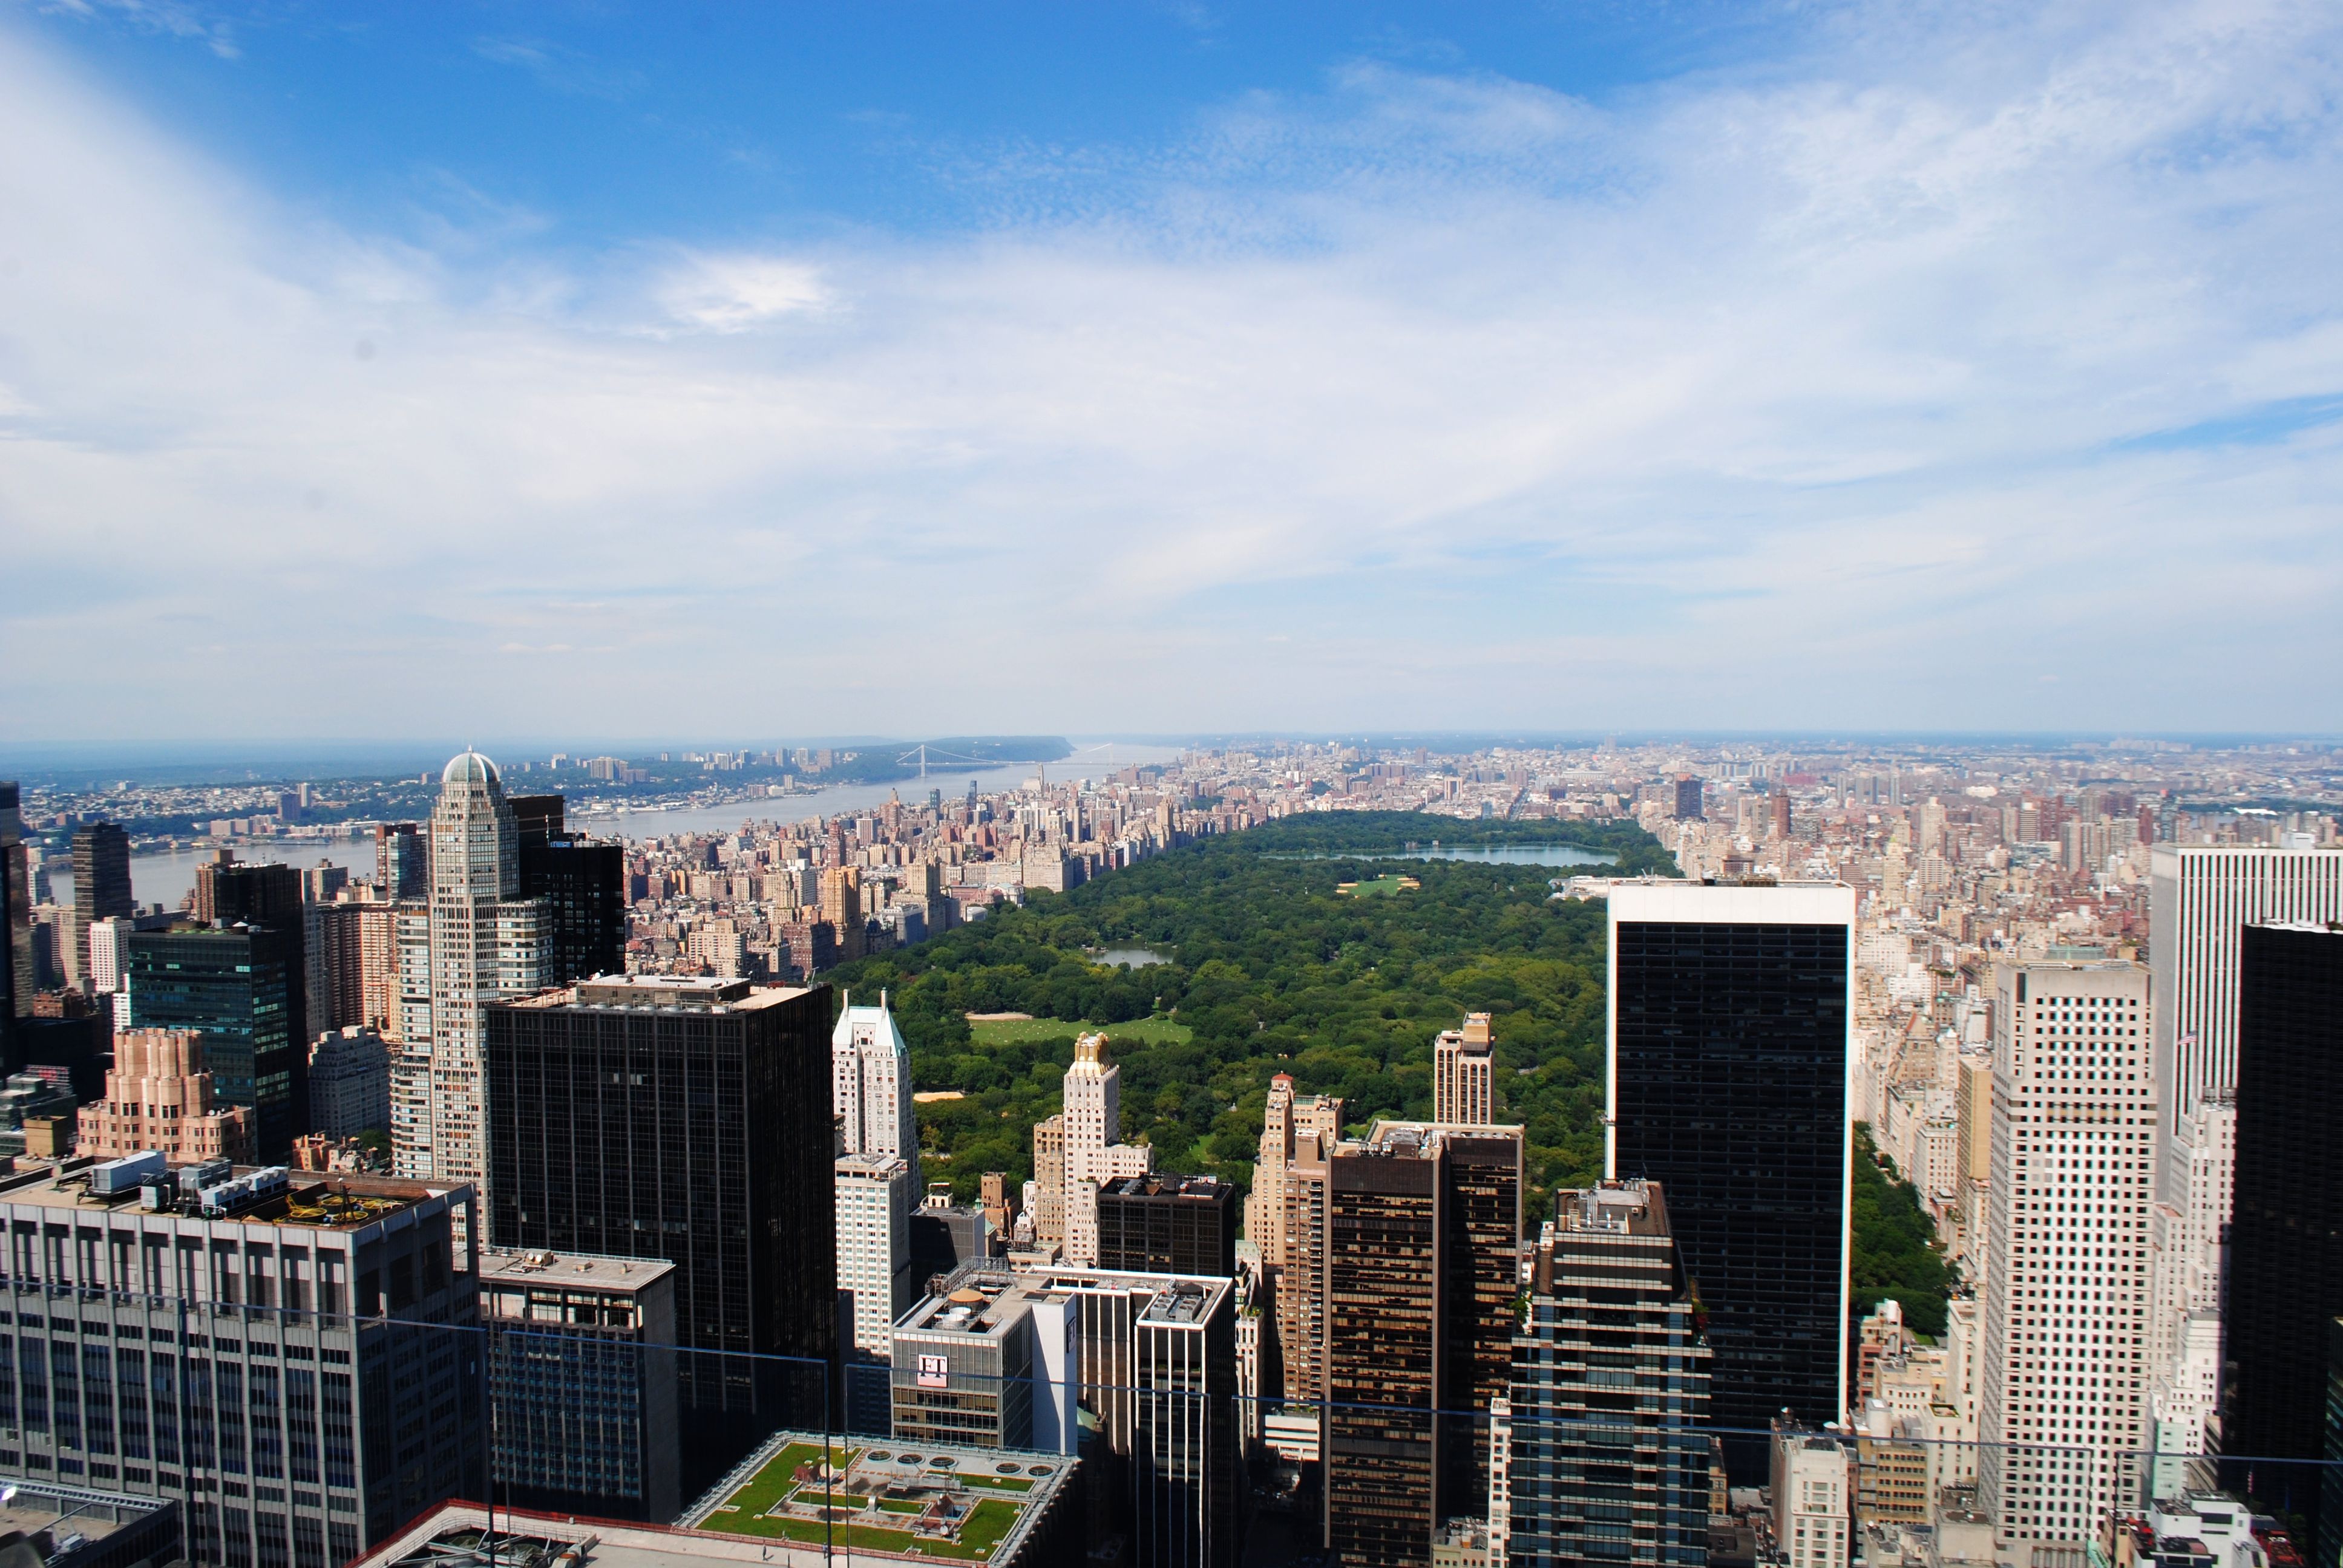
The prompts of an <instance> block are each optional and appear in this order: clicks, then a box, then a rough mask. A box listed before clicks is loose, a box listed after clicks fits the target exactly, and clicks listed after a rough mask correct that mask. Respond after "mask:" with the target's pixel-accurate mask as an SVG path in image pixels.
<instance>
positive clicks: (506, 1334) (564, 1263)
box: [479, 1250, 684, 1523]
mask: <svg viewBox="0 0 2343 1568" xmlns="http://www.w3.org/2000/svg"><path fill="white" fill-rule="evenodd" d="M479 1276H480V1320H481V1325H482V1327H483V1329H484V1330H485V1331H486V1333H485V1336H484V1337H485V1338H486V1339H487V1341H488V1387H489V1390H490V1392H491V1397H492V1398H493V1399H494V1401H495V1410H496V1421H495V1429H494V1438H493V1442H492V1444H491V1448H490V1454H491V1463H492V1465H493V1467H494V1476H495V1482H496V1485H497V1488H498V1493H499V1495H500V1498H501V1500H502V1501H503V1502H505V1503H508V1505H510V1506H514V1507H519V1508H528V1509H535V1510H537V1511H538V1512H541V1513H569V1514H579V1513H582V1514H587V1515H589V1516H591V1517H593V1518H596V1519H645V1520H649V1521H651V1522H652V1523H666V1522H667V1521H668V1520H669V1519H672V1518H673V1517H675V1514H676V1513H677V1511H678V1510H679V1509H680V1508H681V1507H682V1506H683V1503H684V1499H683V1497H682V1496H681V1494H680V1493H679V1490H678V1488H679V1479H680V1478H679V1474H678V1469H679V1438H680V1435H681V1434H680V1432H679V1430H678V1422H677V1419H676V1417H677V1411H676V1386H675V1373H676V1365H675V1361H676V1352H675V1349H674V1346H675V1269H674V1267H673V1266H672V1265H670V1264H668V1263H665V1262H662V1261H659V1260H658V1259H656V1258H654V1259H648V1260H646V1259H640V1258H596V1257H582V1256H579V1255H578V1254H575V1253H550V1252H546V1251H528V1252H507V1251H493V1250H484V1251H482V1252H481V1254H480V1269H479Z"/></svg>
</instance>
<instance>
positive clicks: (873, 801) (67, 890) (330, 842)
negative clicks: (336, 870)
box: [49, 741, 1180, 910]
mask: <svg viewBox="0 0 2343 1568" xmlns="http://www.w3.org/2000/svg"><path fill="white" fill-rule="evenodd" d="M1179 758H1180V748H1178V747H1176V746H1139V745H1131V744H1126V743H1124V742H1122V741H1112V742H1098V743H1094V744H1093V743H1085V742H1082V741H1077V742H1075V745H1074V751H1073V753H1072V755H1071V756H1068V757H1064V758H1061V759H1059V760H1057V761H1055V762H1051V763H1049V764H1047V767H1048V770H1049V775H1050V777H1051V778H1052V779H1059V780H1063V779H1101V778H1104V777H1105V776H1106V775H1108V774H1110V773H1111V772H1113V771H1114V770H1115V769H1118V768H1129V767H1131V766H1133V765H1134V764H1145V763H1157V762H1175V761H1177V760H1179ZM1035 771H1036V769H1035V766H1034V764H1032V763H1031V762H1017V763H1011V764H1010V765H1009V766H1007V767H995V768H963V769H960V771H958V772H953V771H950V769H949V765H948V764H946V763H944V762H942V761H936V762H933V763H931V764H930V766H929V769H928V776H927V778H926V779H919V778H917V777H913V778H910V779H895V780H893V781H891V782H890V783H885V784H839V785H833V786H832V787H830V788H829V789H816V790H813V791H811V792H809V793H808V794H803V795H770V796H763V797H759V798H755V799H747V800H734V801H730V802H728V803H727V804H725V805H721V806H687V807H679V808H677V809H672V810H642V809H635V810H617V811H592V810H586V809H579V810H577V811H575V812H573V813H572V814H571V815H570V817H569V819H568V821H569V823H570V825H571V826H572V827H575V828H578V829H581V830H583V831H585V832H588V833H591V834H593V835H594V836H595V837H596V838H602V839H610V838H617V839H633V840H640V839H664V838H667V837H669V836H670V835H673V834H679V833H723V832H729V831H731V830H732V829H736V828H739V826H740V825H741V824H742V823H744V822H749V821H759V822H802V821H804V820H805V819H807V818H809V817H830V816H835V815H837V814H838V813H839V812H840V811H854V810H860V809H862V808H864V807H866V806H883V805H885V804H886V802H887V799H888V798H889V797H890V795H894V794H900V795H901V796H902V798H903V800H904V803H905V804H907V805H910V804H916V803H918V802H920V801H922V800H924V799H927V793H928V791H929V790H930V789H941V790H942V791H943V792H944V797H945V799H960V798H961V797H962V796H965V795H966V794H967V793H968V786H969V781H970V779H974V780H975V782H976V789H977V793H978V794H980V795H997V794H1000V793H1001V792H1003V791H1005V790H1011V789H1019V788H1021V787H1022V786H1023V785H1024V783H1025V781H1026V780H1027V779H1031V778H1032V777H1033V776H1034V773H1035ZM529 778H530V775H528V774H526V773H517V774H514V775H512V776H511V777H510V778H508V779H507V780H506V781H505V784H506V788H507V789H509V790H510V791H511V792H513V793H514V794H517V795H525V794H527V793H528V788H529V782H528V781H529ZM235 848H236V859H239V860H282V861H283V862H284V863H285V864H287V865H288V866H294V867H298V868H300V869H305V870H306V869H308V868H309V867H311V866H316V865H320V864H323V865H331V866H347V867H348V868H349V870H350V874H351V875H352V876H353V877H370V876H372V875H373V874H374V834H373V833H372V832H371V831H368V832H367V834H366V836H365V837H364V838H360V839H340V838H336V839H239V840H237V841H236V846H235ZM215 853H216V851H215V850H211V849H169V850H165V851H163V852H161V853H159V854H152V855H133V856H132V857H131V858H130V893H131V897H133V898H135V899H136V900H138V903H139V905H140V907H141V908H144V907H145V906H146V905H149V904H161V905H162V906H163V907H164V908H165V909H166V910H176V909H177V908H178V907H179V902H180V900H183V899H185V898H186V896H187V894H188V893H189V892H190V891H192V890H194V888H195V885H196V867H198V866H200V865H203V864H205V863H206V862H207V861H209V860H210V859H211V858H212V856H213V855H214V854H215ZM61 859H62V858H61ZM49 884H50V888H51V890H52V891H53V892H54V893H55V897H56V900H57V901H58V902H59V903H66V904H69V903H71V902H72V901H73V869H72V867H71V865H70V863H62V864H61V863H58V862H55V861H53V862H51V864H50V866H49Z"/></svg>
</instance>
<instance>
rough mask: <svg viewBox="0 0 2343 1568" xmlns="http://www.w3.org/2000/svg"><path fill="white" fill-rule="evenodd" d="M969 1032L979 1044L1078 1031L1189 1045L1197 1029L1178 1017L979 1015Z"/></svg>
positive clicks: (1061, 1036) (1070, 1034) (1010, 1042)
mask: <svg viewBox="0 0 2343 1568" xmlns="http://www.w3.org/2000/svg"><path fill="white" fill-rule="evenodd" d="M968 1032H969V1034H970V1037H971V1038H972V1039H973V1040H975V1041H976V1043H977V1044H979V1045H1018V1044H1022V1043H1024V1042H1025V1041H1027V1040H1071V1039H1072V1038H1073V1037H1074V1036H1076V1035H1078V1034H1103V1035H1105V1036H1106V1037H1107V1038H1108V1039H1109V1040H1131V1041H1136V1042H1138V1043H1139V1044H1141V1045H1185V1044H1187V1043H1188V1042H1189V1041H1190V1040H1192V1039H1194V1038H1195V1030H1192V1029H1190V1028H1189V1027H1188V1026H1187V1025H1186V1024H1184V1023H1182V1022H1181V1021H1180V1020H1177V1019H1170V1018H1141V1019H1133V1020H1131V1021H1130V1022H1129V1023H1090V1022H1087V1021H1085V1022H1081V1023H1068V1022H1066V1021H1064V1020H1061V1019H1054V1018H978V1019H970V1020H969V1022H968Z"/></svg>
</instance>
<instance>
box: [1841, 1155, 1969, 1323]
mask: <svg viewBox="0 0 2343 1568" xmlns="http://www.w3.org/2000/svg"><path fill="white" fill-rule="evenodd" d="M1952 1287H1953V1271H1952V1269H1951V1267H1950V1266H1949V1265H1947V1264H1946V1261H1945V1259H1944V1254H1943V1251H1942V1248H1941V1246H1940V1245H1939V1243H1938V1242H1937V1241H1936V1226H1935V1224H1934V1223H1933V1222H1932V1221H1930V1220H1929V1218H1928V1213H1927V1211H1926V1209H1923V1208H1922V1207H1921V1206H1920V1191H1919V1189H1918V1188H1916V1187H1915V1186H1913V1185H1912V1183H1910V1182H1909V1181H1905V1180H1904V1179H1903V1178H1902V1177H1900V1176H1898V1175H1896V1169H1895V1167H1894V1166H1893V1165H1891V1164H1889V1163H1888V1162H1887V1161H1885V1159H1884V1158H1882V1157H1881V1155H1880V1152H1879V1149H1878V1147H1877V1145H1875V1144H1874V1143H1873V1142H1872V1141H1871V1129H1870V1128H1868V1127H1866V1126H1865V1125H1864V1124H1863V1123H1862V1122H1859V1121H1858V1122H1856V1123H1855V1312H1856V1313H1857V1314H1858V1315H1860V1314H1865V1313H1868V1312H1870V1311H1871V1310H1872V1308H1874V1307H1875V1306H1877V1305H1878V1304H1879V1303H1880V1302H1884V1301H1887V1300H1889V1299H1891V1298H1892V1299H1894V1300H1896V1301H1898V1302H1902V1303H1903V1304H1904V1323H1905V1326H1906V1328H1909V1329H1911V1330H1913V1331H1914V1332H1917V1333H1923V1334H1926V1335H1928V1336H1930V1337H1931V1338H1935V1337H1936V1336H1938V1335H1941V1334H1942V1333H1943V1332H1945V1320H1946V1305H1945V1302H1946V1297H1947V1296H1948V1295H1950V1294H1951V1292H1952Z"/></svg>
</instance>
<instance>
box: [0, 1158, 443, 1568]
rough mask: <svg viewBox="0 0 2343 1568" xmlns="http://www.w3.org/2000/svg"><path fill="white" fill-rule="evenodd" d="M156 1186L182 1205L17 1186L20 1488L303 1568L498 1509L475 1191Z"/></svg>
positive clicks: (1, 1465) (1, 1449)
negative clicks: (108, 1507) (181, 1525)
mask: <svg viewBox="0 0 2343 1568" xmlns="http://www.w3.org/2000/svg"><path fill="white" fill-rule="evenodd" d="M152 1169H153V1173H154V1180H155V1181H156V1192H157V1194H158V1197H157V1199H156V1200H155V1203H156V1204H157V1205H159V1206H150V1201H149V1200H148V1199H147V1198H146V1197H145V1196H144V1191H145V1189H144V1187H143V1185H142V1184H140V1183H138V1182H136V1181H124V1182H122V1183H121V1184H120V1185H118V1186H117V1187H116V1189H115V1190H114V1191H106V1192H101V1191H99V1190H98V1189H97V1186H96V1182H94V1181H92V1179H91V1177H90V1175H89V1173H88V1172H87V1171H70V1172H68V1171H63V1170H61V1169H60V1168H58V1167H54V1166H46V1167H41V1168H36V1169H34V1170H31V1171H19V1172H18V1173H17V1174H16V1175H15V1176H14V1177H12V1178H9V1179H7V1180H6V1181H0V1222H5V1224H6V1226H7V1228H8V1232H9V1234H10V1235H11V1236H12V1238H13V1239H14V1240H13V1242H12V1244H11V1246H10V1248H9V1250H8V1251H7V1253H6V1254H5V1272H6V1276H7V1278H6V1282H5V1289H6V1290H7V1291H8V1292H11V1293H13V1294H14V1296H15V1300H16V1302H17V1306H18V1309H19V1310H18V1312H16V1314H15V1315H16V1319H17V1321H16V1322H15V1325H14V1327H13V1329H11V1330H10V1331H9V1332H10V1333H11V1335H12V1336H13V1339H14V1341H15V1342H14V1344H13V1345H12V1346H10V1347H9V1351H10V1353H9V1354H8V1355H7V1356H6V1357H5V1358H0V1397H4V1398H5V1399H6V1400H7V1401H8V1402H10V1403H9V1409H10V1411H11V1412H12V1420H11V1422H9V1425H11V1426H13V1428H14V1429H15V1430H14V1432H13V1434H12V1435H10V1436H8V1437H7V1438H6V1439H5V1440H4V1441H0V1473H6V1474H10V1475H19V1476H25V1477H27V1478H29V1479H32V1480H35V1481H38V1482H70V1483H75V1484H89V1485H96V1486H103V1487H105V1488H106V1489H108V1490H112V1491H118V1492H122V1493H129V1494H131V1495H133V1496H138V1497H157V1498H163V1499H171V1500H176V1501H177V1502H178V1503H179V1505H180V1506H181V1508H182V1509H183V1510H185V1513H186V1524H187V1542H188V1554H189V1556H190V1557H191V1558H192V1559H193V1560H194V1561H196V1562H198V1563H278V1564H285V1565H287V1568H333V1565H334V1564H337V1563H345V1562H347V1561H348V1560H349V1559H350V1558H351V1557H353V1556H355V1555H357V1553H358V1552H359V1551H361V1550H363V1549H364V1548H365V1547H366V1546H367V1545H368V1544H370V1543H373V1542H375V1541H378V1540H380V1539H382V1538H383V1537H384V1536H386V1535H387V1534H388V1533H390V1532H391V1531H392V1530H394V1529H395V1528H396V1527H397V1525H398V1524H399V1523H401V1522H402V1521H404V1520H406V1519H408V1518H410V1517H412V1516H413V1515H414V1514H415V1513H418V1512H420V1511H421V1510H422V1509H424V1508H426V1507H427V1506H428V1505H430V1504H431V1503H434V1502H436V1501H437V1500H438V1499H440V1498H442V1497H447V1496H461V1495H468V1494H475V1493H477V1489H478V1488H479V1487H480V1486H481V1485H482V1484H483V1483H484V1482H485V1479H486V1476H485V1459H486V1454H485V1447H484V1442H483V1433H484V1432H485V1430H486V1423H485V1421H484V1412H483V1410H482V1406H481V1392H482V1382H481V1379H480V1375H479V1358H478V1322H479V1320H478V1292H477V1281H478V1274H477V1271H476V1269H475V1266H474V1261H473V1259H472V1258H471V1257H470V1255H469V1254H468V1251H466V1249H465V1247H464V1245H463V1243H462V1241H461V1240H460V1234H461V1232H462V1231H463V1230H464V1229H465V1228H466V1227H464V1226H463V1225H461V1224H460V1223H459V1222H458V1221H459V1219H460V1215H461V1211H463V1210H465V1209H468V1208H469V1207H470V1205H471V1203H472V1197H471V1194H470V1192H469V1191H468V1190H466V1189H463V1188H460V1187H458V1188H455V1189H452V1190H451V1189H447V1188H442V1187H439V1186H437V1185H434V1184H427V1183H417V1182H406V1181H391V1180H387V1179H370V1178H365V1177H357V1176H331V1177H319V1178H301V1179H297V1180H295V1181H286V1179H285V1175H284V1172H282V1171H277V1172H275V1173H274V1180H273V1181H272V1180H270V1173H269V1172H267V1171H262V1172H259V1173H258V1174H259V1176H260V1178H261V1180H259V1181H246V1182H245V1183H244V1184H243V1186H242V1188H241V1189H240V1190H239V1189H237V1188H236V1187H233V1186H224V1185H222V1184H221V1182H220V1181H218V1180H217V1178H218V1177H219V1176H220V1175H221V1174H223V1172H222V1171H220V1170H219V1169H218V1168H209V1169H207V1168H206V1167H203V1166H186V1167H180V1168H166V1167H165V1166H164V1165H163V1163H162V1162H161V1161H154V1162H153V1167H152ZM188 1173H194V1174H196V1175H197V1176H203V1175H210V1176H212V1177H213V1178H214V1181H213V1185H212V1187H211V1188H210V1189H208V1190H199V1189H196V1188H195V1183H193V1182H191V1181H187V1180H186V1179H185V1178H186V1176H187V1174H188ZM239 1174H240V1175H241V1176H243V1177H246V1178H249V1177H251V1176H253V1175H254V1174H255V1173H254V1172H253V1171H250V1170H249V1169H246V1170H245V1171H242V1172H240V1173H239ZM199 1191H209V1192H210V1194H211V1195H210V1197H208V1198H205V1197H201V1196H199ZM471 1229H473V1230H474V1231H477V1227H472V1228H471ZM85 1238H86V1239H87V1244H82V1242H83V1239H85ZM27 1308H32V1309H35V1310H31V1311H27V1310H25V1309H27Z"/></svg>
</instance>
